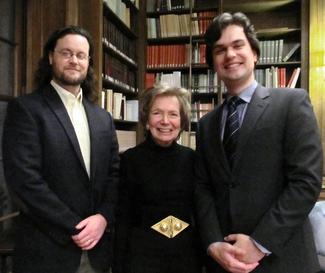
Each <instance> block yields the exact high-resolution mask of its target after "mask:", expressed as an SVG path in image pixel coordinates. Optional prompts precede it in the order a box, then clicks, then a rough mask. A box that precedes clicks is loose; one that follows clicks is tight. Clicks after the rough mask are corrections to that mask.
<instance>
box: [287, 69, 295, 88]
mask: <svg viewBox="0 0 325 273" xmlns="http://www.w3.org/2000/svg"><path fill="white" fill-rule="evenodd" d="M296 71H297V68H295V70H293V72H292V74H291V77H290V79H289V81H288V84H287V87H290V85H291V83H292V81H293V78H294V76H295V74H296Z"/></svg>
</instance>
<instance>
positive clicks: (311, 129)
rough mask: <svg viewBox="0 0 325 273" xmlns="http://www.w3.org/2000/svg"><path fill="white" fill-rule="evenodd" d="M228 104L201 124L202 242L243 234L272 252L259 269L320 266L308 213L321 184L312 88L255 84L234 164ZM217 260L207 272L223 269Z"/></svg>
mask: <svg viewBox="0 0 325 273" xmlns="http://www.w3.org/2000/svg"><path fill="white" fill-rule="evenodd" d="M223 107H224V104H223V105H221V106H219V107H217V108H216V109H214V110H213V111H212V112H211V113H209V114H208V115H206V116H205V117H203V118H202V119H201V120H200V122H199V126H198V130H197V154H198V164H197V168H196V170H197V171H196V173H197V178H198V187H197V191H196V201H197V206H198V218H199V219H198V222H199V225H200V230H201V236H202V240H203V242H204V248H205V249H207V248H208V246H209V245H210V244H211V243H213V242H217V241H223V237H224V236H226V235H228V234H231V233H242V234H246V235H249V236H251V237H252V238H253V239H254V240H255V241H256V242H258V243H259V244H260V245H262V246H263V247H265V248H266V249H268V250H269V251H271V252H272V254H271V255H270V256H268V257H265V258H264V259H262V260H261V261H260V265H259V266H258V267H257V268H256V269H255V270H254V271H253V272H274V273H281V272H295V273H299V272H301V273H308V272H316V271H317V270H319V267H318V262H317V256H316V251H315V246H314V242H313V236H312V230H311V226H310V222H309V220H308V214H309V212H310V211H311V209H312V208H313V206H314V204H315V202H316V200H317V198H318V195H319V191H320V188H321V183H322V145H321V141H320V136H319V132H318V127H317V123H316V119H315V115H314V113H313V108H312V105H311V103H310V99H309V97H308V93H307V92H306V91H305V90H302V89H268V88H265V87H262V86H261V85H258V86H257V88H256V90H255V93H254V95H253V97H252V100H251V102H250V103H249V105H248V108H247V112H246V115H245V118H244V120H243V124H242V126H241V129H240V132H239V138H238V142H237V148H236V157H235V162H234V166H233V170H232V171H231V170H230V168H229V165H228V162H227V159H226V156H225V153H224V149H223V146H222V141H221V132H222V128H221V117H222V110H223ZM211 260H212V259H211ZM212 267H213V268H214V270H210V271H208V272H225V270H223V269H221V267H220V266H219V265H218V264H217V263H216V262H214V264H213V266H212Z"/></svg>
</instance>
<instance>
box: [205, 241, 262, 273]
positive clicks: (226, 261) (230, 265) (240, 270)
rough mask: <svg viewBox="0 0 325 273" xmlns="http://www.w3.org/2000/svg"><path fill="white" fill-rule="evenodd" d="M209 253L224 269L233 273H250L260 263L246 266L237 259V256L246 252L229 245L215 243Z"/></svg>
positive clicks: (210, 247)
mask: <svg viewBox="0 0 325 273" xmlns="http://www.w3.org/2000/svg"><path fill="white" fill-rule="evenodd" d="M208 252H209V254H210V256H211V257H212V258H213V259H215V260H216V261H217V262H218V263H219V264H220V265H221V266H222V267H223V268H224V269H226V270H228V271H229V272H232V273H248V272H251V271H253V270H254V269H255V268H256V267H257V266H258V262H255V263H250V264H246V263H243V262H241V261H239V260H238V259H236V257H237V256H240V257H241V256H242V255H244V254H245V250H243V249H240V248H239V247H236V246H233V245H231V244H229V243H224V242H217V243H213V244H211V245H210V246H209V249H208Z"/></svg>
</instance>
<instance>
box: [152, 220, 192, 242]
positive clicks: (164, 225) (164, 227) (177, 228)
mask: <svg viewBox="0 0 325 273" xmlns="http://www.w3.org/2000/svg"><path fill="white" fill-rule="evenodd" d="M188 226H189V224H188V223H186V222H184V221H182V220H180V219H178V218H176V217H174V216H172V215H170V216H168V217H166V218H165V219H163V220H161V221H160V222H158V223H156V224H154V225H153V226H152V227H151V228H152V229H154V230H155V231H158V232H159V233H161V234H163V235H165V236H166V237H168V238H173V237H175V236H176V235H177V234H179V233H180V232H182V231H183V230H184V229H186V228H187V227H188Z"/></svg>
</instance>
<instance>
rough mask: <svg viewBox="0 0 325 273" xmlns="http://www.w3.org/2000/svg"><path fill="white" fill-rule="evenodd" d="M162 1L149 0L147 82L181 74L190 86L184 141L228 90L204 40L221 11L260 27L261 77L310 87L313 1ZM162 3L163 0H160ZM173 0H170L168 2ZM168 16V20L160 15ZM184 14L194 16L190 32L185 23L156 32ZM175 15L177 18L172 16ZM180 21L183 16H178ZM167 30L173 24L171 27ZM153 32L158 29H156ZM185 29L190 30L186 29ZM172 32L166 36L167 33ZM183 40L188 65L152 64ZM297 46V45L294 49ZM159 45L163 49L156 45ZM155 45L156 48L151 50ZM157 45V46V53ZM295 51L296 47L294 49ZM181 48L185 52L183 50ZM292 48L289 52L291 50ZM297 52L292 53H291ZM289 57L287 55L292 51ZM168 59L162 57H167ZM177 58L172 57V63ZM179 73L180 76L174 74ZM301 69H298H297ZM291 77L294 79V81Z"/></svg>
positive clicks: (258, 68)
mask: <svg viewBox="0 0 325 273" xmlns="http://www.w3.org/2000/svg"><path fill="white" fill-rule="evenodd" d="M156 2H158V1H147V25H148V28H147V31H148V32H147V35H148V39H147V44H148V47H147V48H148V51H147V53H148V55H147V70H146V75H147V78H146V80H147V85H151V84H153V83H154V82H155V81H157V80H160V79H165V78H164V77H163V76H162V75H164V74H168V75H170V76H171V77H172V78H173V77H176V76H179V74H181V80H180V82H181V86H182V87H184V88H186V89H188V90H190V91H191V95H192V96H191V104H192V114H193V119H192V122H191V126H190V128H189V131H188V132H185V134H184V135H185V136H184V137H183V136H182V137H181V138H182V139H184V142H183V143H184V145H186V146H192V148H194V147H193V145H192V144H191V142H193V140H192V138H193V137H195V135H194V134H195V130H196V124H197V121H198V119H199V118H200V117H202V116H203V115H204V114H205V113H207V112H208V111H210V110H211V109H213V108H214V107H215V106H216V105H218V104H220V103H221V102H222V100H223V94H224V92H225V90H224V87H223V85H222V82H220V81H219V80H218V79H217V78H215V77H214V76H213V74H214V73H213V72H212V71H209V68H208V66H207V65H206V64H205V59H204V57H205V56H204V52H205V48H204V46H205V43H204V39H203V38H204V37H203V34H204V32H205V28H206V26H207V25H209V22H210V21H211V20H212V19H213V18H214V17H215V16H216V15H218V14H219V13H221V12H230V13H234V12H238V11H241V12H243V13H245V14H246V15H247V16H248V18H249V19H250V20H251V23H252V24H253V25H254V27H255V30H256V31H257V36H258V39H259V40H260V41H261V47H262V50H261V52H262V53H263V56H261V58H260V60H259V62H258V63H257V64H256V72H255V73H256V79H257V80H258V81H259V82H260V83H261V84H263V85H265V86H269V87H272V86H276V87H279V86H285V87H301V88H305V89H306V90H308V57H307V56H308V21H309V17H308V10H309V9H308V1H307V0H301V1H300V0H279V1H278V0H268V1H261V0H253V1H247V0H219V1H212V0H207V1H203V0H194V1H192V3H191V1H190V2H187V1H186V0H185V1H184V6H180V7H177V8H173V7H168V5H167V7H166V6H164V8H162V7H157V4H156ZM161 2H163V1H161ZM167 2H168V1H167ZM164 17H166V18H169V20H164V19H161V18H164ZM181 17H186V18H189V22H188V23H187V24H190V25H189V26H188V28H190V33H189V35H187V34H186V31H182V29H186V28H185V27H179V29H180V31H179V32H176V33H178V35H177V34H175V31H174V32H172V33H171V34H170V35H169V36H168V34H167V36H166V34H161V33H159V32H157V29H162V28H163V27H162V26H161V24H162V23H164V22H166V21H169V22H179V21H180V22H182V21H181V20H180V18H181ZM171 18H176V21H175V19H171ZM177 20H178V21H177ZM167 29H168V26H167ZM154 31H156V32H155V33H154ZM184 33H185V34H184ZM166 37H167V38H166ZM176 44H178V45H179V44H180V45H182V46H183V47H184V48H185V49H182V50H180V51H177V54H176V55H179V54H183V52H185V56H183V57H182V59H183V60H185V61H184V64H183V65H169V66H167V67H166V66H164V63H163V64H162V65H160V64H159V61H158V64H156V66H155V61H153V63H151V61H152V59H151V58H152V56H155V54H156V55H158V56H162V55H163V56H168V54H165V52H166V51H164V50H165V49H163V48H165V47H166V46H168V45H176ZM294 47H297V48H296V49H295V50H293V49H294ZM155 48H158V49H155ZM151 50H152V51H151ZM155 50H157V51H156V52H155ZM291 51H292V52H291ZM180 52H181V53H180ZM289 52H290V54H289ZM291 53H292V54H291ZM288 54H289V55H290V57H289V58H287V59H286V58H285V57H286V56H287V55H288ZM162 62H163V61H162ZM172 63H173V62H172ZM175 72H176V76H174V74H175ZM296 72H297V74H295V73H296ZM291 79H292V80H291ZM207 109H208V110H207Z"/></svg>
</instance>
